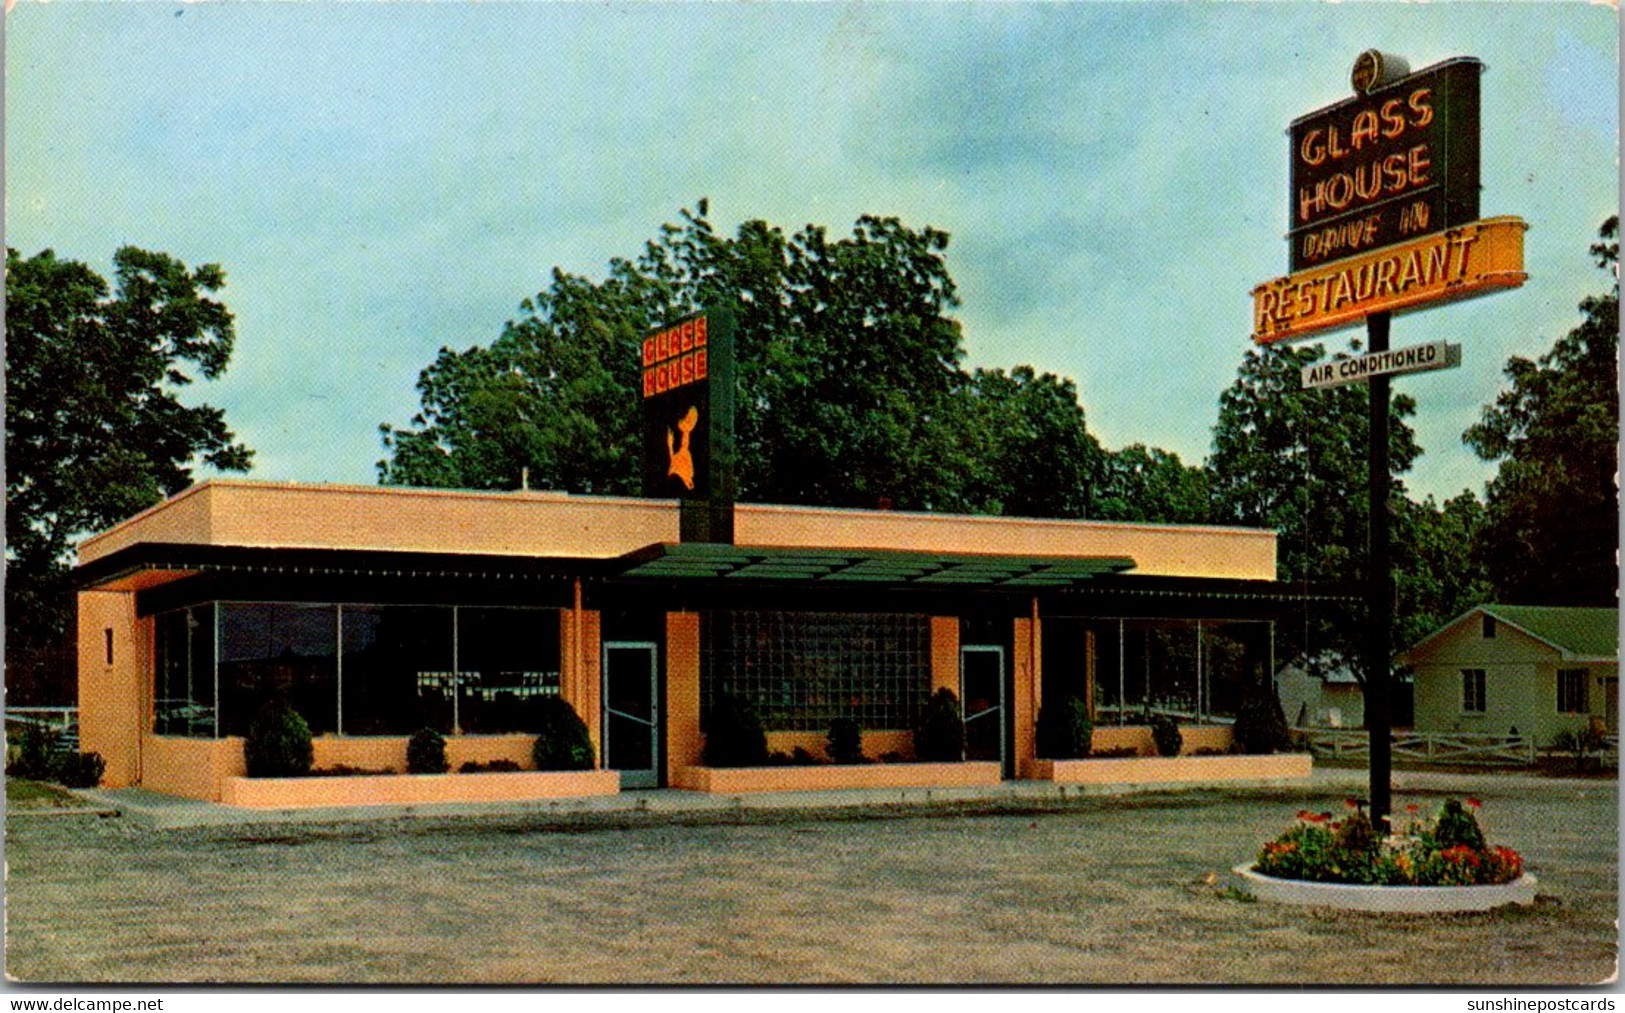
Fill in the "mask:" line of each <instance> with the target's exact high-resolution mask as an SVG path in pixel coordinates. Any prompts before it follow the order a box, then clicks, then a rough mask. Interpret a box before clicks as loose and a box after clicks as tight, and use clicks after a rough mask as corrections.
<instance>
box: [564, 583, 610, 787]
mask: <svg viewBox="0 0 1625 1013" xmlns="http://www.w3.org/2000/svg"><path fill="white" fill-rule="evenodd" d="M602 654H603V648H602V645H601V643H600V638H599V614H598V613H597V612H595V611H590V610H587V609H564V610H563V611H561V612H560V613H559V696H561V697H563V698H564V702H565V703H567V704H569V705H570V706H571V707H573V708H575V712H576V714H578V715H580V717H581V721H582V723H583V724H585V725H586V726H587V734H588V735H589V736H590V737H591V738H592V748H593V755H594V756H595V757H597V758H598V762H599V765H600V766H602V764H603V743H602V741H601V740H602V736H603V723H604V720H603V707H602V703H601V698H602V696H603V678H604V676H603V672H602V671H601V658H602Z"/></svg>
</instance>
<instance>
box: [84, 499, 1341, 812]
mask: <svg viewBox="0 0 1625 1013" xmlns="http://www.w3.org/2000/svg"><path fill="white" fill-rule="evenodd" d="M733 542H734V543H733V544H712V543H696V542H683V541H681V540H680V539H679V506H678V503H677V502H676V501H674V500H652V499H632V498H613V497H596V496H575V495H567V494H562V493H553V492H535V491H521V492H473V491H446V490H428V489H407V488H395V487H364V486H321V485H298V484H286V483H268V482H256V481H236V480H233V481H223V480H213V481H208V482H204V483H202V484H199V485H196V486H194V487H192V488H190V489H187V490H185V491H184V492H182V493H180V494H178V495H176V496H174V497H172V498H170V499H168V500H166V501H165V502H163V503H160V504H158V505H157V506H154V507H152V508H151V509H149V510H147V511H145V512H143V513H141V514H139V515H137V516H135V517H133V518H131V519H129V520H127V521H125V522H123V523H121V524H119V525H117V526H116V527H114V528H112V529H110V530H108V531H105V532H102V533H100V534H97V535H95V536H94V537H91V538H89V539H88V540H86V541H85V542H84V543H83V544H82V545H81V546H80V549H79V560H80V563H79V567H78V570H77V579H78V586H79V588H80V591H79V606H78V608H79V623H78V627H79V701H80V727H81V741H82V745H83V748H85V749H86V750H94V751H96V752H99V753H100V754H101V755H102V756H103V757H104V759H105V760H106V763H107V768H106V775H105V780H104V783H105V784H107V785H109V786H114V787H117V786H127V785H143V786H145V787H147V788H151V789H154V790H158V791H163V792H170V793H175V794H179V795H186V796H192V797H197V798H204V799H213V800H226V801H230V800H231V797H232V795H231V791H230V783H231V782H232V780H233V779H240V778H241V775H242V774H243V772H244V765H243V755H242V754H243V750H242V743H243V739H242V736H243V734H244V732H245V730H246V728H247V725H248V722H249V721H250V719H251V718H252V716H253V715H254V713H255V712H256V710H257V709H258V708H259V707H260V706H261V704H262V703H263V702H264V701H265V700H267V699H268V698H270V697H272V696H280V697H282V698H284V699H287V700H289V701H290V702H291V703H292V705H293V706H294V708H295V709H296V710H297V711H298V712H299V713H300V714H301V715H302V716H303V717H304V718H305V720H306V721H307V722H308V724H309V725H310V727H311V729H312V732H313V734H314V736H315V754H316V766H317V767H324V766H325V767H333V766H339V765H344V766H349V767H354V768H369V769H385V768H388V769H393V770H396V771H400V770H404V759H405V744H406V741H407V737H408V736H409V735H410V734H411V733H412V732H414V731H415V730H417V729H419V728H423V727H429V728H434V729H436V730H438V731H440V732H442V733H443V734H445V735H446V736H447V740H448V754H449V758H450V760H451V762H452V766H453V769H454V770H455V769H456V768H457V766H458V765H459V764H460V763H463V762H465V761H480V762H488V761H491V760H495V759H508V760H512V761H514V762H516V763H518V764H520V765H521V766H528V765H529V763H530V752H529V747H530V743H531V741H532V738H533V735H531V734H527V732H528V731H530V729H529V727H528V725H527V715H528V710H527V701H532V700H534V699H536V698H539V697H543V696H549V695H557V696H561V697H563V698H564V699H565V700H566V701H568V702H569V703H570V704H571V705H572V706H573V707H574V708H575V710H576V712H577V713H578V714H580V715H581V717H582V718H583V720H584V721H585V723H586V725H587V727H588V729H589V730H590V733H591V736H592V739H593V744H594V748H595V749H596V750H597V758H598V762H599V765H600V767H601V768H602V769H604V770H606V771H615V772H617V773H618V781H619V784H620V786H622V787H628V788H631V787H665V786H691V787H692V786H695V785H696V783H697V782H696V776H697V775H696V773H695V770H696V768H699V767H700V765H701V754H702V749H703V744H704V727H703V715H704V714H706V712H707V708H708V705H709V702H710V701H711V700H713V699H714V698H716V696H717V694H719V693H722V692H727V693H730V694H733V695H735V696H738V697H741V698H743V699H745V700H748V701H749V702H750V703H751V704H752V705H753V706H754V708H755V710H756V711H757V712H758V713H759V714H760V715H761V717H762V719H763V723H764V725H765V727H766V728H767V730H768V737H769V745H770V747H771V748H772V749H774V750H779V751H784V752H790V751H791V750H793V749H795V748H797V747H800V748H802V749H804V750H806V751H808V752H810V753H813V754H818V753H820V752H821V751H822V749H823V745H824V742H825V736H826V732H827V730H828V728H829V726H830V723H831V722H832V721H833V720H834V719H836V718H841V717H846V718H852V719H854V720H856V721H857V722H858V723H859V725H860V726H861V727H862V728H863V735H864V738H863V744H864V749H865V752H867V753H868V754H869V755H870V756H872V757H886V758H888V759H891V760H895V761H904V760H906V759H907V758H908V757H909V756H910V754H911V751H912V732H911V729H913V728H915V727H916V724H917V722H918V720H919V718H920V716H921V713H922V709H923V708H924V706H925V702H926V700H927V699H928V697H929V696H930V695H931V693H932V692H933V691H934V690H935V689H937V688H940V687H947V688H950V689H952V690H953V691H954V693H955V694H956V695H957V696H958V698H959V700H960V701H961V704H962V707H963V712H964V720H965V732H966V742H967V754H968V758H969V759H971V760H974V761H978V762H980V763H982V764H984V765H986V766H987V769H990V770H992V771H993V776H994V777H995V778H1025V777H1041V776H1045V772H1046V771H1047V770H1048V768H1046V767H1044V766H1043V765H1042V763H1041V762H1040V761H1041V760H1042V758H1041V757H1039V756H1038V752H1037V748H1036V744H1035V727H1036V721H1037V716H1038V712H1039V710H1040V708H1041V707H1042V706H1043V705H1044V704H1045V703H1046V702H1052V701H1057V700H1059V699H1061V698H1063V697H1078V698H1081V699H1084V700H1086V701H1089V703H1090V705H1091V707H1092V708H1093V709H1094V710H1095V713H1096V721H1097V728H1098V730H1097V734H1096V737H1095V745H1096V748H1097V750H1101V749H1102V748H1104V749H1105V750H1107V751H1115V752H1117V753H1120V754H1121V753H1130V752H1139V753H1147V754H1149V753H1150V752H1151V746H1150V735H1149V732H1148V730H1147V729H1146V728H1144V727H1141V725H1142V724H1143V722H1141V721H1140V720H1139V715H1140V714H1141V713H1143V711H1144V710H1145V709H1147V708H1156V709H1158V710H1161V711H1164V712H1166V713H1173V714H1178V715H1181V717H1180V720H1181V722H1182V723H1183V724H1184V726H1185V743H1186V745H1185V749H1186V751H1187V752H1204V753H1216V752H1222V751H1223V750H1224V749H1225V748H1226V747H1227V746H1228V743H1229V729H1228V727H1227V726H1226V724H1225V723H1224V721H1223V720H1222V719H1223V717H1224V716H1225V715H1228V714H1234V712H1235V709H1236V705H1237V703H1238V701H1239V696H1240V693H1241V692H1242V691H1243V686H1244V685H1247V684H1256V685H1262V686H1264V687H1265V688H1266V691H1267V689H1268V687H1269V685H1270V680H1269V673H1270V672H1271V671H1272V670H1273V667H1274V659H1273V630H1274V624H1275V623H1276V622H1277V621H1279V620H1282V619H1287V618H1290V617H1291V616H1292V615H1295V614H1296V613H1297V610H1299V609H1301V608H1304V607H1306V606H1308V605H1311V604H1312V603H1313V601H1314V599H1313V597H1312V596H1311V595H1310V594H1309V593H1308V592H1307V591H1306V589H1304V588H1302V587H1299V586H1296V585H1288V584H1285V583H1281V582H1278V581H1276V579H1275V565H1276V540H1275V534H1274V533H1273V532H1269V531H1261V530H1250V529H1238V528H1219V527H1187V526H1171V525H1155V524H1125V523H1107V522H1096V521H1060V520H1032V519H1019V518H1007V517H980V516H951V515H937V514H919V513H904V512H894V511H883V510H849V509H824V508H810V507H789V506H768V505H750V504H739V505H738V506H736V507H735V508H734V539H733ZM1249 680H1251V682H1249ZM877 766H886V764H879V765H877ZM793 769H794V768H784V770H785V771H786V772H788V771H791V770H793ZM448 776H456V775H448ZM463 776H473V775H463ZM783 778H785V779H786V780H782V781H781V782H777V783H782V784H793V783H795V782H794V780H793V778H792V777H791V775H790V774H789V773H785V774H784V775H783Z"/></svg>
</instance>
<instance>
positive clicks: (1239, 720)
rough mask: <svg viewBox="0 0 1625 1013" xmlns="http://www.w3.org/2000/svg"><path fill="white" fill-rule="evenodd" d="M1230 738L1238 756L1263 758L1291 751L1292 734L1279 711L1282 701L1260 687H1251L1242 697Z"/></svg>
mask: <svg viewBox="0 0 1625 1013" xmlns="http://www.w3.org/2000/svg"><path fill="white" fill-rule="evenodd" d="M1233 734H1234V736H1235V747H1236V752H1238V753H1249V754H1253V755H1263V754H1267V753H1284V752H1286V751H1288V750H1289V749H1291V748H1292V732H1291V730H1290V729H1288V728H1287V724H1286V715H1285V714H1284V713H1282V711H1281V700H1280V698H1279V697H1277V696H1276V695H1275V693H1274V692H1273V691H1271V690H1269V689H1268V688H1266V687H1263V686H1256V685H1255V686H1250V687H1248V688H1247V689H1246V690H1245V691H1244V692H1243V693H1242V699H1241V705H1240V706H1238V707H1237V708H1236V724H1235V727H1234V732H1233Z"/></svg>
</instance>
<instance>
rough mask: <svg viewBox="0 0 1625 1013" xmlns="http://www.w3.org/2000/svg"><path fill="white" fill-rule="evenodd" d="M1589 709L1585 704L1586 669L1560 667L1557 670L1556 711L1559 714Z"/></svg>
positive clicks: (1581, 711) (1585, 711)
mask: <svg viewBox="0 0 1625 1013" xmlns="http://www.w3.org/2000/svg"><path fill="white" fill-rule="evenodd" d="M1590 710H1591V708H1590V707H1589V706H1587V704H1586V670H1585V669H1583V668H1560V669H1558V670H1557V712H1558V713H1559V714H1585V713H1588V712H1589V711H1590Z"/></svg>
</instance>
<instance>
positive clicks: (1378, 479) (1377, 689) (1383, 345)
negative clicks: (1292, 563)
mask: <svg viewBox="0 0 1625 1013" xmlns="http://www.w3.org/2000/svg"><path fill="white" fill-rule="evenodd" d="M1389 320H1390V317H1389V314H1388V313H1387V312H1380V313H1373V314H1371V315H1370V316H1368V317H1366V335H1367V339H1368V342H1369V348H1368V351H1371V352H1386V351H1388V324H1389ZM1367 382H1368V383H1369V384H1370V386H1371V417H1370V435H1371V445H1370V447H1369V453H1368V454H1367V465H1366V468H1367V474H1368V476H1369V480H1370V481H1369V485H1370V514H1371V516H1370V527H1369V529H1368V530H1369V545H1368V547H1367V556H1368V562H1367V564H1366V566H1367V574H1366V576H1367V592H1366V617H1367V622H1368V632H1367V636H1368V641H1367V667H1366V672H1367V674H1366V684H1365V723H1366V728H1367V729H1368V730H1369V731H1370V733H1371V750H1370V752H1371V761H1370V767H1371V823H1372V826H1373V827H1375V828H1376V830H1377V832H1378V833H1383V832H1384V831H1385V827H1384V826H1383V820H1384V818H1385V817H1387V816H1388V815H1389V812H1390V810H1391V808H1392V805H1391V799H1390V797H1389V785H1388V782H1389V773H1390V770H1391V768H1392V764H1391V756H1390V753H1389V749H1390V745H1389V732H1390V728H1389V721H1388V681H1389V671H1388V642H1389V639H1390V631H1391V628H1392V626H1393V610H1394V591H1393V569H1392V564H1391V560H1390V559H1389V520H1390V515H1389V512H1388V507H1389V503H1388V498H1389V497H1388V493H1389V474H1388V384H1389V378H1388V377H1387V376H1373V377H1371V379H1370V380H1369V381H1367Z"/></svg>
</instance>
